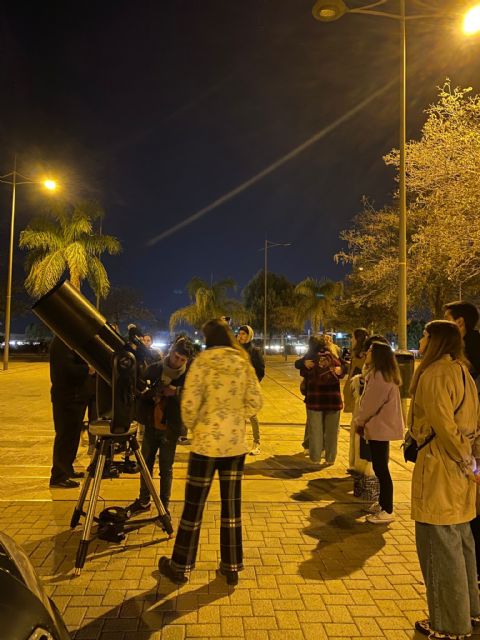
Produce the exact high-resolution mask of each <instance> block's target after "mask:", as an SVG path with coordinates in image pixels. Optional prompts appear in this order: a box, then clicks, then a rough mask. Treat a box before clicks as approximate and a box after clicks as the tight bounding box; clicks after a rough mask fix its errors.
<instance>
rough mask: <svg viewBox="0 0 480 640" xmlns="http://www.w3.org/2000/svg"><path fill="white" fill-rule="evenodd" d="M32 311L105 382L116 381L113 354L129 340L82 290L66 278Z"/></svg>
mask: <svg viewBox="0 0 480 640" xmlns="http://www.w3.org/2000/svg"><path fill="white" fill-rule="evenodd" d="M32 310H33V312H34V313H35V314H36V315H37V316H38V317H39V318H40V320H42V321H43V322H44V323H45V324H46V325H47V327H48V328H49V329H51V331H53V333H54V334H55V335H57V336H58V337H59V338H60V339H61V340H63V342H65V344H66V345H67V346H68V347H70V349H73V350H74V351H76V352H77V353H78V354H79V355H80V356H81V357H82V358H83V359H84V360H86V361H87V362H88V364H89V365H90V366H92V367H93V368H94V369H95V371H96V372H97V373H98V374H99V375H100V376H101V377H102V378H103V379H104V380H105V382H107V383H108V384H109V385H111V384H112V365H113V356H114V354H115V353H116V352H118V351H119V350H124V349H125V348H126V346H127V343H126V342H125V340H124V339H123V338H122V337H121V336H120V335H119V334H118V333H117V332H116V331H115V330H114V329H113V328H112V327H111V326H110V325H109V324H108V322H107V321H106V319H105V318H104V317H103V316H102V314H101V313H99V311H98V310H97V309H96V308H95V307H94V306H93V304H92V303H91V302H89V301H88V300H87V299H86V298H85V297H84V296H83V295H82V294H81V293H80V291H78V289H76V288H75V287H74V286H73V285H72V284H70V282H69V281H68V280H64V281H62V282H60V283H59V284H57V285H56V286H55V287H53V289H51V290H50V291H49V292H48V293H46V294H45V295H44V296H43V297H42V298H40V300H38V301H37V302H36V303H35V304H34V305H33V307H32Z"/></svg>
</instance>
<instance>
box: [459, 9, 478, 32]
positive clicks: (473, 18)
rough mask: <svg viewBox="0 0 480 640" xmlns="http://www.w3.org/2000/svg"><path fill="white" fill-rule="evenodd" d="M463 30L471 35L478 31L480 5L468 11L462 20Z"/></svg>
mask: <svg viewBox="0 0 480 640" xmlns="http://www.w3.org/2000/svg"><path fill="white" fill-rule="evenodd" d="M463 31H464V32H465V33H466V34H468V35H472V34H474V33H477V32H478V31H480V5H477V6H476V7H473V8H472V9H470V11H468V13H467V14H466V15H465V18H464V20H463Z"/></svg>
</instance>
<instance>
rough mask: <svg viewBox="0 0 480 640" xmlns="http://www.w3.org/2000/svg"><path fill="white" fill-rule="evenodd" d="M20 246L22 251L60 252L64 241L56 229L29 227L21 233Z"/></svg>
mask: <svg viewBox="0 0 480 640" xmlns="http://www.w3.org/2000/svg"><path fill="white" fill-rule="evenodd" d="M18 246H19V247H20V248H21V249H30V250H35V249H44V250H48V251H58V250H59V249H60V248H61V246H62V239H61V237H60V236H59V235H58V231H57V230H56V229H47V228H44V229H34V228H33V227H27V228H26V229H24V230H23V231H21V232H20V240H19V242H18Z"/></svg>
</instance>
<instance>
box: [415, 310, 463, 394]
mask: <svg viewBox="0 0 480 640" xmlns="http://www.w3.org/2000/svg"><path fill="white" fill-rule="evenodd" d="M418 350H419V351H420V353H421V355H422V356H423V358H422V361H421V363H420V365H419V366H418V368H417V370H416V372H415V375H414V376H413V380H412V385H411V391H412V393H413V392H415V389H416V388H417V384H418V379H419V377H420V375H421V374H422V373H423V372H424V371H425V369H426V368H427V367H429V366H430V365H431V364H433V363H434V362H436V361H437V360H439V359H440V358H442V357H443V356H446V355H448V356H450V357H451V358H452V359H453V360H460V361H461V362H465V363H466V360H465V356H464V353H463V340H462V336H461V333H460V329H459V327H458V325H457V324H455V322H450V321H449V320H432V322H429V323H428V324H426V325H425V329H424V330H423V336H422V337H421V338H420V344H419V349H418Z"/></svg>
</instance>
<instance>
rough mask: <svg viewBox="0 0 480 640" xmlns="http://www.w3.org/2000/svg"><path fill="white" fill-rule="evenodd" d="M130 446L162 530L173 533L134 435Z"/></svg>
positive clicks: (168, 517)
mask: <svg viewBox="0 0 480 640" xmlns="http://www.w3.org/2000/svg"><path fill="white" fill-rule="evenodd" d="M130 446H131V448H132V451H133V453H134V454H135V458H136V459H137V463H138V464H139V466H140V473H141V474H142V477H143V479H144V480H145V484H146V485H147V487H148V490H149V491H150V495H151V496H152V500H153V502H154V503H155V506H156V508H157V511H158V516H159V519H160V522H161V523H162V527H163V529H164V531H166V532H167V533H168V535H169V536H171V535H172V533H173V527H172V521H171V519H170V516H169V515H168V513H167V512H166V510H165V507H164V506H163V504H162V501H161V500H160V498H159V496H158V493H157V492H156V491H155V485H154V484H153V480H152V476H151V475H150V471H149V470H148V467H147V464H146V462H145V459H144V457H143V456H142V453H141V451H140V447H139V446H138V441H137V438H136V436H135V435H134V436H132V437H131V438H130Z"/></svg>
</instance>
